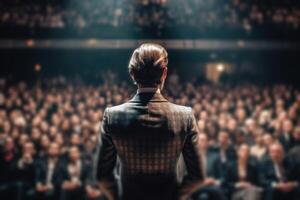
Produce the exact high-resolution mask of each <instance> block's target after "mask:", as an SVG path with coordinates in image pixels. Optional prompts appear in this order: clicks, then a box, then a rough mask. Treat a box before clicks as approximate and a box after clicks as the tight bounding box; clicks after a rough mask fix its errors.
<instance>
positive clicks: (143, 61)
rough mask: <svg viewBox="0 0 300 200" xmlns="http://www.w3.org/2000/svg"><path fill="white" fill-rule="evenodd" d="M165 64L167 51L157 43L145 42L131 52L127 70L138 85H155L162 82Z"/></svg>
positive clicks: (166, 62)
mask: <svg viewBox="0 0 300 200" xmlns="http://www.w3.org/2000/svg"><path fill="white" fill-rule="evenodd" d="M167 64H168V53H167V51H166V50H165V49H164V48H163V47H162V46H160V45H158V44H151V43H146V44H142V45H141V46H140V47H138V48H137V49H136V50H135V51H134V52H133V54H132V56H131V59H130V61H129V66H128V70H129V73H130V75H131V77H132V78H133V80H134V81H135V82H136V83H137V84H138V85H141V86H143V87H155V86H158V85H160V84H162V81H163V80H162V76H163V72H164V70H166V68H167Z"/></svg>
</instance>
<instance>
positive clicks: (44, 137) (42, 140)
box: [41, 135, 50, 149]
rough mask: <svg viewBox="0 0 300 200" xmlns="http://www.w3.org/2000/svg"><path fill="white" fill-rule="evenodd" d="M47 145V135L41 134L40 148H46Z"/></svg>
mask: <svg viewBox="0 0 300 200" xmlns="http://www.w3.org/2000/svg"><path fill="white" fill-rule="evenodd" d="M49 145H50V140H49V138H48V136H47V135H43V136H42V137H41V146H42V148H43V149H48V147H49Z"/></svg>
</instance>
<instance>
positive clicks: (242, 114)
mask: <svg viewBox="0 0 300 200" xmlns="http://www.w3.org/2000/svg"><path fill="white" fill-rule="evenodd" d="M236 117H237V119H238V120H239V121H243V120H244V119H245V117H246V113H245V110H244V109H238V110H237V111H236Z"/></svg>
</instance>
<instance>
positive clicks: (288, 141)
mask: <svg viewBox="0 0 300 200" xmlns="http://www.w3.org/2000/svg"><path fill="white" fill-rule="evenodd" d="M282 129H283V132H282V133H281V135H280V136H279V141H280V143H281V144H282V146H283V148H284V151H285V152H288V151H289V150H290V149H291V148H292V147H293V145H294V138H293V135H292V131H293V123H292V121H291V120H284V121H283V124H282Z"/></svg>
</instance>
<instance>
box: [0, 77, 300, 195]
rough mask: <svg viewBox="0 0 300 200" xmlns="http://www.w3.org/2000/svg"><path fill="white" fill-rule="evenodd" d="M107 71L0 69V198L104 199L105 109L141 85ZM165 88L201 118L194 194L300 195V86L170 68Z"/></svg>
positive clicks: (169, 98)
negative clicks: (34, 76)
mask: <svg viewBox="0 0 300 200" xmlns="http://www.w3.org/2000/svg"><path fill="white" fill-rule="evenodd" d="M105 77H106V78H105V79H103V80H102V83H101V84H89V83H86V82H81V81H79V80H76V81H74V80H68V79H66V78H63V77H57V78H52V79H45V80H41V81H39V82H38V83H36V84H34V85H29V84H27V83H25V82H20V83H14V84H12V83H9V82H8V81H7V80H5V79H1V81H0V119H1V120H0V149H1V151H0V198H1V199H8V198H9V199H18V200H21V199H34V198H35V199H62V200H66V199H72V200H75V199H105V197H104V192H103V191H101V190H100V189H99V188H98V187H97V184H96V181H95V180H94V176H93V170H92V169H93V160H94V159H95V158H94V157H93V155H94V152H95V150H96V147H97V144H98V142H97V141H98V137H99V126H100V123H101V119H102V115H103V110H104V108H105V107H107V106H113V105H118V104H121V103H123V102H124V101H126V100H128V99H130V98H131V97H132V96H133V95H134V93H135V88H133V87H132V86H131V85H132V84H128V83H126V82H121V81H119V79H118V76H117V75H116V74H114V73H107V74H106V75H105ZM163 95H164V96H165V97H166V98H167V99H168V100H169V101H171V102H174V103H177V104H181V105H186V106H191V107H192V108H193V110H194V113H195V116H196V119H197V124H198V128H199V141H198V142H199V146H200V153H199V159H201V162H202V164H203V173H204V175H205V180H204V184H203V187H202V188H200V189H199V190H198V191H197V192H195V193H194V195H193V197H192V198H193V199H195V200H202V199H234V200H238V199H245V200H252V199H253V200H254V199H255V200H257V199H266V200H273V199H281V200H282V199H286V200H290V199H295V200H296V199H299V187H300V185H299V183H300V182H299V181H300V155H299V154H300V153H299V152H300V119H299V112H300V90H298V89H296V88H294V87H292V86H288V85H272V86H258V85H254V84H246V85H236V86H229V85H211V84H197V83H194V82H185V83H184V82H182V81H180V80H179V77H178V76H177V75H176V74H173V75H170V76H169V78H168V82H167V84H166V88H165V89H164V90H163Z"/></svg>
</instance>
